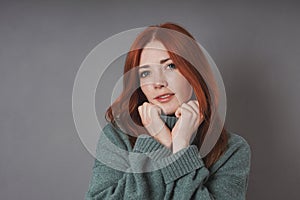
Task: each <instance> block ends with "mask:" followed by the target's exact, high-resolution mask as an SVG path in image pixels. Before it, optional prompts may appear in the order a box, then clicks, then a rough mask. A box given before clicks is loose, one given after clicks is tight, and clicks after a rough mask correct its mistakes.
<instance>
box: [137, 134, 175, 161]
mask: <svg viewBox="0 0 300 200" xmlns="http://www.w3.org/2000/svg"><path fill="white" fill-rule="evenodd" d="M133 152H135V153H145V154H146V155H147V156H149V157H150V158H151V159H153V160H159V159H162V158H165V157H167V156H170V155H171V154H172V152H171V150H170V149H168V148H166V147H165V146H164V145H162V144H161V143H159V142H158V141H156V140H155V139H154V138H153V137H151V136H148V135H141V136H139V137H138V138H137V140H136V142H135V145H134V148H133Z"/></svg>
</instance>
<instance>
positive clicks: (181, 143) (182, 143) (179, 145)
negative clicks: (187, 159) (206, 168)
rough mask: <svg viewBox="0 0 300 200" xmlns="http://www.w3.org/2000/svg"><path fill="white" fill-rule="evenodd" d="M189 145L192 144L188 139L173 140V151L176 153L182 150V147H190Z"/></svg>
mask: <svg viewBox="0 0 300 200" xmlns="http://www.w3.org/2000/svg"><path fill="white" fill-rule="evenodd" d="M189 145H190V144H189V141H187V140H185V139H180V140H176V141H173V153H176V152H178V151H180V150H181V149H184V148H186V147H188V146H189Z"/></svg>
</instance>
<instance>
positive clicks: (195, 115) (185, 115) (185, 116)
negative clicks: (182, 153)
mask: <svg viewBox="0 0 300 200" xmlns="http://www.w3.org/2000/svg"><path fill="white" fill-rule="evenodd" d="M175 116H176V117H178V118H179V119H178V121H177V122H176V124H175V126H174V128H173V130H172V133H171V135H172V141H173V153H176V152H177V151H179V150H181V149H183V148H185V147H188V146H189V145H190V140H191V138H192V136H193V134H196V132H197V130H198V127H199V126H200V124H201V123H202V121H203V115H202V114H201V115H200V114H199V103H198V101H195V100H192V101H189V102H188V103H183V104H182V105H181V106H180V107H179V108H178V109H177V110H176V112H175Z"/></svg>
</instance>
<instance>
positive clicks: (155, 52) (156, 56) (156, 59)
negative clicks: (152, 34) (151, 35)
mask: <svg viewBox="0 0 300 200" xmlns="http://www.w3.org/2000/svg"><path fill="white" fill-rule="evenodd" d="M169 57H170V56H169V54H168V52H167V49H166V48H165V46H164V45H163V44H162V43H161V42H160V41H156V40H155V41H152V42H149V43H148V44H147V45H146V46H145V47H144V49H143V51H142V53H141V58H140V65H145V64H151V63H152V64H159V63H160V61H161V60H164V59H166V58H169Z"/></svg>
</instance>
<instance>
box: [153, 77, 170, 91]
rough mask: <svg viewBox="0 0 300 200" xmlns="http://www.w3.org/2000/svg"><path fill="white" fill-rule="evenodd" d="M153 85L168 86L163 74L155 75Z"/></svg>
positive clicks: (158, 87) (156, 87) (158, 86)
mask: <svg viewBox="0 0 300 200" xmlns="http://www.w3.org/2000/svg"><path fill="white" fill-rule="evenodd" d="M153 86H154V88H155V89H160V88H163V87H167V86H168V82H167V80H166V79H165V77H164V76H163V75H157V76H156V77H155V80H154V82H153Z"/></svg>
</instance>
